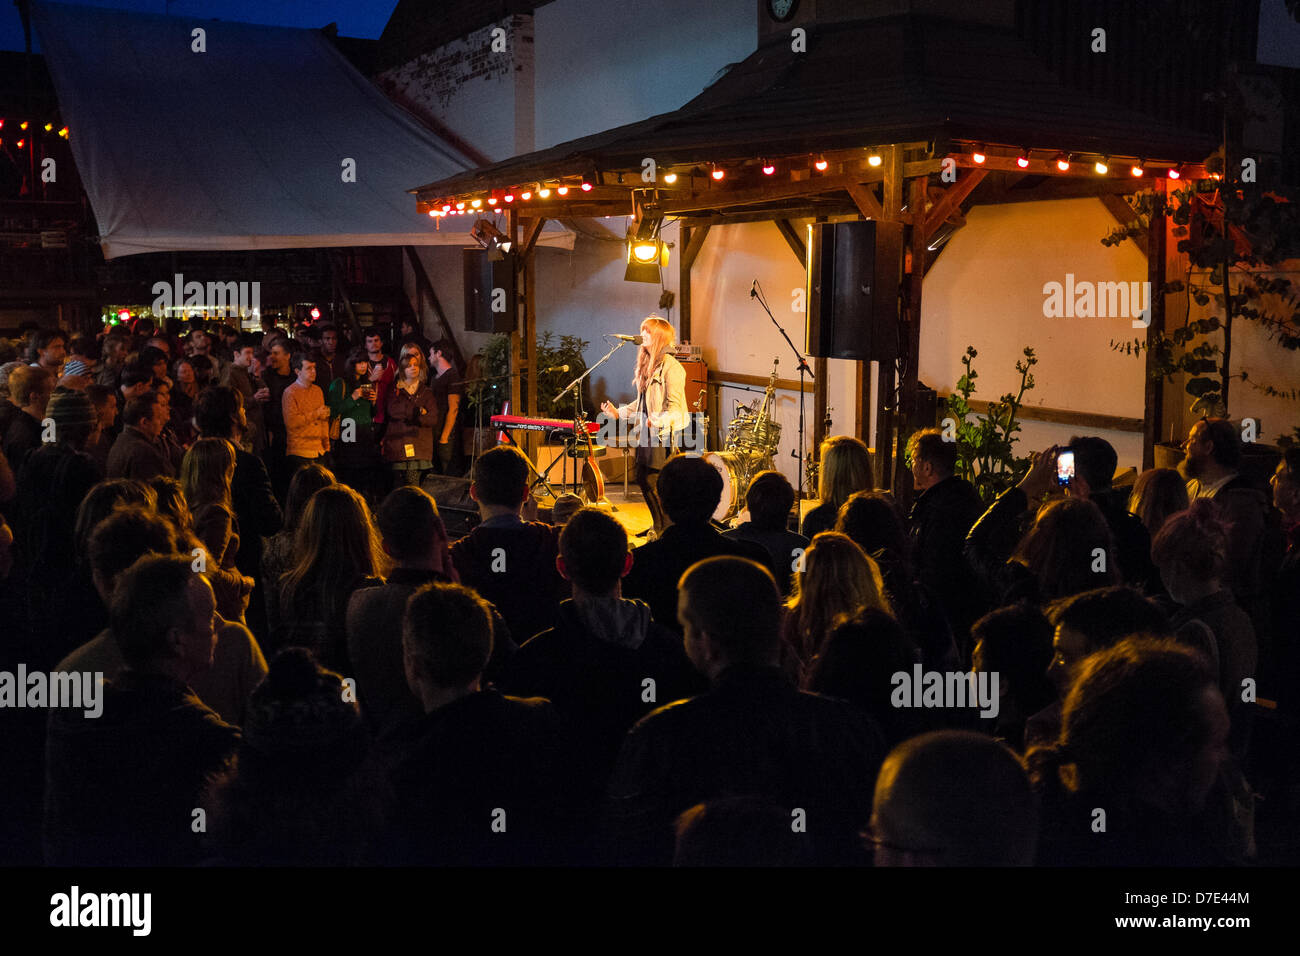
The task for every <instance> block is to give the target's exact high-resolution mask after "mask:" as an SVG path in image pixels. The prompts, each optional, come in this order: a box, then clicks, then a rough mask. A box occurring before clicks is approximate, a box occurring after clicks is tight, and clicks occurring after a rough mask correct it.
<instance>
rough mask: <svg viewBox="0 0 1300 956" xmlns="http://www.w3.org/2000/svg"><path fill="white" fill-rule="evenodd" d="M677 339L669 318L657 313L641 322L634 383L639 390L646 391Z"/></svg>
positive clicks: (633, 377)
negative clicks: (656, 370) (663, 317)
mask: <svg viewBox="0 0 1300 956" xmlns="http://www.w3.org/2000/svg"><path fill="white" fill-rule="evenodd" d="M675 341H676V338H675V336H674V334H673V327H672V326H671V325H669V324H668V320H667V319H662V318H660V317H659V316H657V315H648V316H646V317H645V319H644V320H643V321H642V322H641V348H640V349H639V350H638V351H637V353H636V374H635V375H633V376H632V384H633V385H635V386H636V390H637V391H638V392H644V391H645V389H646V385H647V384H648V383H649V382H650V379H651V378H652V377H653V376H654V373H655V369H657V368H658V367H659V363H660V362H662V361H663V360H664V356H665V355H667V354H668V350H669V349H671V348H672V347H673V345H674V343H675Z"/></svg>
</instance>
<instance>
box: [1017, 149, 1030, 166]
mask: <svg viewBox="0 0 1300 956" xmlns="http://www.w3.org/2000/svg"><path fill="white" fill-rule="evenodd" d="M1016 165H1017V166H1019V167H1020V168H1021V169H1028V168H1029V152H1028V151H1027V150H1026V151H1025V152H1024V153H1022V154H1021V155H1019V156H1017V157H1016Z"/></svg>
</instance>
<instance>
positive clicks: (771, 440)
mask: <svg viewBox="0 0 1300 956" xmlns="http://www.w3.org/2000/svg"><path fill="white" fill-rule="evenodd" d="M779 364H780V359H773V360H772V376H771V378H769V379H768V381H767V390H766V391H765V392H764V393H763V398H762V401H761V402H757V403H755V402H751V403H749V404H748V405H745V404H742V403H741V402H739V401H737V402H736V413H735V417H734V418H732V420H731V424H730V425H728V426H727V440H726V447H725V448H724V450H723V451H711V452H707V453H706V454H705V455H704V460H705V461H707V462H708V463H709V464H710V465H712V466H713V467H714V468H715V469H717V472H718V474H720V475H721V476H722V500H721V501H719V502H718V507H717V510H715V511H714V512H713V520H714V521H720V522H725V521H727V520H729V519H730V518H733V517H735V516H736V515H737V514H739V513H740V512H741V511H742V510H743V509H744V507H745V494H746V492H748V491H749V483H750V482H751V481H753V480H754V476H755V475H757V474H758V473H759V472H760V471H766V470H767V469H769V468H773V467H775V456H776V450H777V446H778V445H780V443H781V426H780V425H779V424H778V423H777V422H776V421H774V420H773V418H772V412H773V410H774V409H775V405H776V370H777V366H778V365H779ZM756 404H757V407H755V405H756Z"/></svg>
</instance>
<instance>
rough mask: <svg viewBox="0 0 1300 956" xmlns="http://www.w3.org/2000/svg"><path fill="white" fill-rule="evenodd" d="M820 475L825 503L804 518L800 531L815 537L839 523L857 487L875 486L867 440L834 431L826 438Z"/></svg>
mask: <svg viewBox="0 0 1300 956" xmlns="http://www.w3.org/2000/svg"><path fill="white" fill-rule="evenodd" d="M819 460H820V462H821V468H820V471H819V473H818V479H817V497H818V498H820V499H821V504H819V505H818V506H817V507H816V508H813V509H812V510H811V511H809V512H808V513H807V514H806V515H804V518H803V526H802V527H801V528H800V529H799V533H800V534H802V535H803V536H804V537H805V538H812V537H814V536H816V535H818V534H820V533H821V532H823V531H829V530H831V529H832V528H834V527H835V519H836V517H838V515H839V512H840V508H841V507H843V505H844V502H846V501H848V500H849V496H850V495H852V494H853V493H854V492H855V491H870V490H871V489H872V488H873V487H874V486H875V477H874V475H873V474H872V471H871V452H869V451H868V450H867V445H866V442H864V441H862V439H860V438H854V437H853V436H851V435H833V436H832V437H830V438H828V439H826V440H825V441H824V442H822V447H821V455H820V458H819Z"/></svg>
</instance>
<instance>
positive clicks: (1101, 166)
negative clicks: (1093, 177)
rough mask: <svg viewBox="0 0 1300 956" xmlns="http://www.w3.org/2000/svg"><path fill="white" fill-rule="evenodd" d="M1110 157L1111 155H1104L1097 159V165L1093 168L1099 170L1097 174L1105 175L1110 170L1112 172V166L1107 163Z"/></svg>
mask: <svg viewBox="0 0 1300 956" xmlns="http://www.w3.org/2000/svg"><path fill="white" fill-rule="evenodd" d="M1108 159H1110V157H1109V156H1105V157H1103V158H1101V159H1099V160H1097V165H1095V166H1093V167H1092V168H1093V169H1095V170H1097V175H1098V176H1105V175H1106V174H1107V173H1108V172H1110V166H1109V165H1107V162H1106V161H1107V160H1108Z"/></svg>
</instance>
